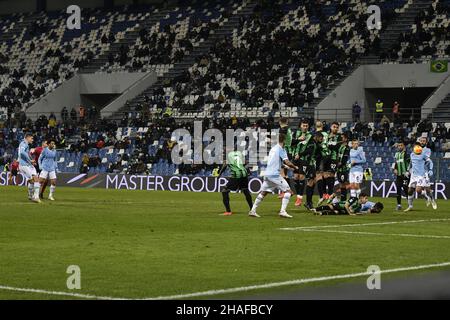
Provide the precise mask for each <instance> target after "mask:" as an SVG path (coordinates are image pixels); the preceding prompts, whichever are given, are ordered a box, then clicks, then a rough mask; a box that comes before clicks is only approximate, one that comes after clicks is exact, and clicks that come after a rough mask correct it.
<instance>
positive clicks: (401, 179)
mask: <svg viewBox="0 0 450 320" xmlns="http://www.w3.org/2000/svg"><path fill="white" fill-rule="evenodd" d="M395 184H396V185H397V188H399V187H400V188H401V187H408V185H409V177H405V176H397V179H396V180H395Z"/></svg>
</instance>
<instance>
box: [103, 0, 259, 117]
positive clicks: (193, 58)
mask: <svg viewBox="0 0 450 320" xmlns="http://www.w3.org/2000/svg"><path fill="white" fill-rule="evenodd" d="M255 7H256V3H255V2H254V1H248V2H247V3H246V4H244V6H243V7H242V8H241V10H240V11H239V12H237V13H236V14H234V15H232V16H230V17H229V18H228V20H227V21H226V22H224V23H223V24H222V25H221V26H219V28H217V29H216V30H214V31H211V33H210V35H209V37H208V39H207V40H205V41H203V42H201V43H200V44H199V46H197V47H194V49H193V50H192V52H191V53H190V54H189V55H186V56H184V57H183V58H182V60H181V61H180V62H177V63H175V64H174V66H173V68H171V69H170V70H169V71H168V72H166V73H165V74H164V75H162V76H158V78H157V81H156V82H155V83H154V84H153V85H152V86H151V87H149V88H147V89H146V90H144V91H143V92H142V93H141V94H139V95H138V96H136V97H135V98H134V99H132V100H131V101H129V103H127V105H125V106H124V107H123V108H121V109H120V110H119V111H118V112H116V113H115V114H113V115H112V116H111V117H110V119H112V120H120V119H121V118H122V116H121V115H122V114H123V113H127V112H132V111H135V110H136V109H137V107H138V106H139V105H141V104H143V103H144V102H145V97H146V96H151V95H152V94H153V92H154V90H155V89H156V88H159V87H160V86H161V85H163V83H164V82H166V81H173V80H174V79H175V78H177V77H179V76H181V75H182V74H183V73H184V72H187V71H188V69H189V68H190V67H191V66H192V65H194V64H195V62H197V61H198V60H199V59H200V58H201V57H202V56H204V55H207V54H208V52H209V50H210V49H211V47H212V46H213V45H214V44H215V43H217V42H218V41H221V40H223V39H225V38H227V37H229V36H231V35H232V33H233V30H234V29H236V28H238V26H239V21H240V18H241V17H243V18H245V17H248V16H249V15H251V14H253V10H254V8H255Z"/></svg>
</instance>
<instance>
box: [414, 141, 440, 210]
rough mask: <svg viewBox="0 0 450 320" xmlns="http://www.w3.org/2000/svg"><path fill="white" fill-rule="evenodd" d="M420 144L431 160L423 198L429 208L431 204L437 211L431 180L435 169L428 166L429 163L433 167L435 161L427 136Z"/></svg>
mask: <svg viewBox="0 0 450 320" xmlns="http://www.w3.org/2000/svg"><path fill="white" fill-rule="evenodd" d="M418 142H419V143H420V145H421V147H422V152H423V153H424V154H425V155H426V156H427V157H428V158H430V161H429V162H427V163H425V185H424V188H423V189H422V196H424V197H425V199H426V200H427V207H429V206H430V204H431V206H432V207H433V209H434V210H436V209H437V204H436V201H435V199H434V195H433V190H431V178H432V177H433V167H431V168H430V167H429V166H428V164H429V163H431V165H433V161H432V160H431V149H430V148H428V147H427V144H428V141H427V138H426V137H425V136H423V135H422V136H421V137H420V138H419V139H418Z"/></svg>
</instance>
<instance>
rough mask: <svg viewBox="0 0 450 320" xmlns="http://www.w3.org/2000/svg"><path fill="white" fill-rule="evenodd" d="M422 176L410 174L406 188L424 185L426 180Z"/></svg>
mask: <svg viewBox="0 0 450 320" xmlns="http://www.w3.org/2000/svg"><path fill="white" fill-rule="evenodd" d="M425 180H426V179H425V177H424V176H414V175H412V176H411V179H410V180H409V184H408V188H416V187H425V186H426V181H425Z"/></svg>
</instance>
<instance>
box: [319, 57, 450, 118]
mask: <svg viewBox="0 0 450 320" xmlns="http://www.w3.org/2000/svg"><path fill="white" fill-rule="evenodd" d="M449 75H450V72H449V71H447V72H444V73H434V72H431V71H430V64H429V63H422V64H380V65H362V66H360V67H358V68H357V69H356V70H355V71H354V72H353V73H352V74H351V75H350V76H349V77H347V79H345V80H344V81H343V82H342V83H341V84H340V85H339V86H338V87H337V88H336V89H334V90H333V91H332V92H331V93H330V94H329V95H328V96H327V97H326V98H325V99H323V100H322V101H321V102H320V103H319V104H318V106H317V108H316V115H319V117H320V119H322V120H327V121H333V120H336V115H338V117H340V118H337V120H340V121H349V120H351V114H352V113H351V110H352V105H353V104H354V102H355V101H358V103H359V104H360V106H361V108H362V113H361V120H362V121H372V118H371V113H372V111H373V109H374V107H375V106H371V105H370V99H368V97H367V95H366V93H365V89H389V88H392V89H394V88H414V87H416V88H438V87H439V86H441V85H442V84H443V83H444V81H445V80H446V79H447V78H448V77H449ZM448 82H449V86H450V81H448ZM439 102H440V101H439ZM436 105H437V104H436ZM386 107H390V106H387V105H386ZM432 109H433V106H428V107H427V109H426V111H425V112H423V113H422V118H424V117H426V116H427V115H428V114H429V113H430V112H431V110H432Z"/></svg>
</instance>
